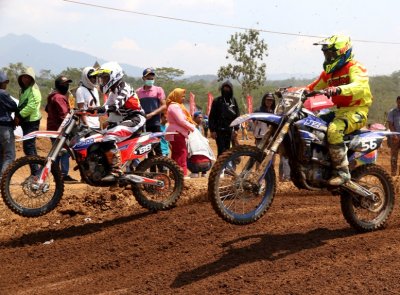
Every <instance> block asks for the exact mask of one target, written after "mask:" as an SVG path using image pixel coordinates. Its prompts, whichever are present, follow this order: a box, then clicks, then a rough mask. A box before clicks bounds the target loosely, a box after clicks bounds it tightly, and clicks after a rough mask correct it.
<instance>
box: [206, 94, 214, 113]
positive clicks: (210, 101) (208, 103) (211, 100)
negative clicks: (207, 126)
mask: <svg viewBox="0 0 400 295" xmlns="http://www.w3.org/2000/svg"><path fill="white" fill-rule="evenodd" d="M207 96H208V102H207V116H209V115H210V111H211V105H212V102H213V100H214V97H213V96H212V94H211V92H209V93H208V95H207Z"/></svg>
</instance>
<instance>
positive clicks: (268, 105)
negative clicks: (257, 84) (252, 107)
mask: <svg viewBox="0 0 400 295" xmlns="http://www.w3.org/2000/svg"><path fill="white" fill-rule="evenodd" d="M274 110H275V96H274V95H273V94H272V93H270V92H268V93H265V94H264V96H263V97H262V99H261V105H260V108H259V109H257V110H256V113H273V112H274ZM267 129H268V124H267V123H265V122H262V121H255V123H254V131H253V134H254V138H255V144H256V145H258V144H259V142H260V141H261V139H262V138H263V136H264V135H265V133H266V132H267Z"/></svg>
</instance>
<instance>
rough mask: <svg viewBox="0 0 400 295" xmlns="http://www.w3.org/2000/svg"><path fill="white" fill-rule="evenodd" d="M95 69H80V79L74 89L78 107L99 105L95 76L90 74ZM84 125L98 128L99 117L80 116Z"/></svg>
mask: <svg viewBox="0 0 400 295" xmlns="http://www.w3.org/2000/svg"><path fill="white" fill-rule="evenodd" d="M94 71H95V69H94V68H92V67H86V68H84V69H83V71H82V76H81V81H80V85H79V87H78V89H77V90H76V102H77V105H78V108H80V109H85V110H87V109H88V108H95V107H99V106H100V99H99V92H98V91H97V88H96V80H97V78H96V76H95V75H92V74H93V73H94ZM82 121H83V123H84V124H85V125H87V126H89V127H90V128H93V129H100V120H99V117H87V116H82Z"/></svg>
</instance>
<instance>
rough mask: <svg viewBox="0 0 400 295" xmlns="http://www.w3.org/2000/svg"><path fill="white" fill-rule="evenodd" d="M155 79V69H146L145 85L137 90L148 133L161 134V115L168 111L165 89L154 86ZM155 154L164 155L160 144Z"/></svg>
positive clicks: (156, 147)
mask: <svg viewBox="0 0 400 295" xmlns="http://www.w3.org/2000/svg"><path fill="white" fill-rule="evenodd" d="M155 77H156V73H155V71H154V69H152V68H147V69H145V70H144V71H143V76H142V80H143V83H144V85H143V86H142V87H140V88H138V89H136V93H137V95H138V97H139V99H140V104H141V106H142V108H143V110H144V112H145V113H146V131H147V132H160V125H161V123H160V120H161V117H160V114H161V113H162V112H165V111H166V109H167V105H166V100H165V92H164V89H162V88H161V87H160V86H155V85H154V82H155ZM154 152H155V155H156V156H161V155H162V151H161V147H160V145H159V144H158V145H156V146H155V147H154ZM151 156H154V155H153V154H152V153H151V154H150V157H151Z"/></svg>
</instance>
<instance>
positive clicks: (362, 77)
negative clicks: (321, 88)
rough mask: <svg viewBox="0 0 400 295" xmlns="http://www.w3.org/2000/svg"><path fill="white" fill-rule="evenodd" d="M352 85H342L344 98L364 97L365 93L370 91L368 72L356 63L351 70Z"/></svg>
mask: <svg viewBox="0 0 400 295" xmlns="http://www.w3.org/2000/svg"><path fill="white" fill-rule="evenodd" d="M349 77H350V83H349V84H345V85H340V89H341V90H342V91H341V95H344V96H351V95H352V96H354V95H363V94H365V91H369V79H368V73H367V70H366V69H365V68H364V67H363V66H362V65H360V64H359V63H356V64H355V65H353V66H352V67H351V68H350V71H349Z"/></svg>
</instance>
